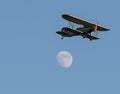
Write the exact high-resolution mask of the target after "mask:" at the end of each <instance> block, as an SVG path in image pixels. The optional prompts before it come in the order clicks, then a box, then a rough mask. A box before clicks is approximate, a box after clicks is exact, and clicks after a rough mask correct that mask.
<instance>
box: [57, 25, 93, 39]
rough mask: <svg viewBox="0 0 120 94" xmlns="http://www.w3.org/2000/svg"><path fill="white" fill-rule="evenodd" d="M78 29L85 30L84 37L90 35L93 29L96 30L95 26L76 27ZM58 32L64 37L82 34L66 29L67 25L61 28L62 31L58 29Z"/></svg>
mask: <svg viewBox="0 0 120 94" xmlns="http://www.w3.org/2000/svg"><path fill="white" fill-rule="evenodd" d="M76 30H80V31H82V32H83V37H85V36H86V35H88V34H89V35H90V34H91V32H92V31H94V27H93V26H92V27H82V28H81V27H80V28H76ZM56 33H57V34H59V35H61V36H62V37H72V36H79V35H81V34H79V33H75V32H74V33H73V32H70V31H66V30H65V27H63V28H62V29H61V31H58V32H56Z"/></svg>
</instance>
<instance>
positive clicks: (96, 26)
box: [94, 24, 98, 32]
mask: <svg viewBox="0 0 120 94" xmlns="http://www.w3.org/2000/svg"><path fill="white" fill-rule="evenodd" d="M97 28H98V25H97V24H96V25H95V28H94V32H96V31H97Z"/></svg>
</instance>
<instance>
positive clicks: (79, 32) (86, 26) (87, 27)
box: [56, 14, 110, 40]
mask: <svg viewBox="0 0 120 94" xmlns="http://www.w3.org/2000/svg"><path fill="white" fill-rule="evenodd" d="M62 18H63V19H65V20H68V21H69V22H72V23H76V24H78V25H80V27H78V28H75V29H74V28H73V26H71V27H63V28H62V29H61V31H57V32H56V33H57V34H59V35H61V36H62V39H63V38H64V37H72V36H82V37H83V38H88V39H90V40H97V39H99V38H98V37H96V36H93V35H91V33H92V32H97V31H109V30H110V29H108V28H106V27H103V26H100V25H98V24H94V23H92V22H88V21H86V20H83V19H80V18H76V17H74V16H71V15H68V14H63V15H62ZM81 26H82V27H81Z"/></svg>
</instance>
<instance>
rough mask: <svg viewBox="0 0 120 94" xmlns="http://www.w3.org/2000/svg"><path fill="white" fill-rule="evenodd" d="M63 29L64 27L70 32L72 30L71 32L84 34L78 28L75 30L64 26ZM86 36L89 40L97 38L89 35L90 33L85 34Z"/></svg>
mask: <svg viewBox="0 0 120 94" xmlns="http://www.w3.org/2000/svg"><path fill="white" fill-rule="evenodd" d="M64 29H65V30H66V31H70V32H73V33H75V34H78V35H81V36H84V34H83V32H82V31H80V30H75V29H72V28H69V27H65V28H64ZM86 38H89V39H90V40H97V39H99V38H98V37H95V36H90V35H87V36H86Z"/></svg>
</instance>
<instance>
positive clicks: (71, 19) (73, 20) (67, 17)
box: [62, 14, 109, 31]
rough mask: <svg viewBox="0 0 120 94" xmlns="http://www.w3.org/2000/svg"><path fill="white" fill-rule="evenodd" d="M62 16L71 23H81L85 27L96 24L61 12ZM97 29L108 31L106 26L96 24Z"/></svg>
mask: <svg viewBox="0 0 120 94" xmlns="http://www.w3.org/2000/svg"><path fill="white" fill-rule="evenodd" d="M62 18H64V19H65V20H68V21H71V22H73V23H76V24H82V25H83V26H85V27H88V26H93V25H96V24H94V23H92V22H89V21H87V20H83V19H80V18H76V17H74V16H71V15H67V14H63V15H62ZM97 30H98V31H108V30H109V29H108V28H106V27H103V26H100V25H97Z"/></svg>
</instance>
